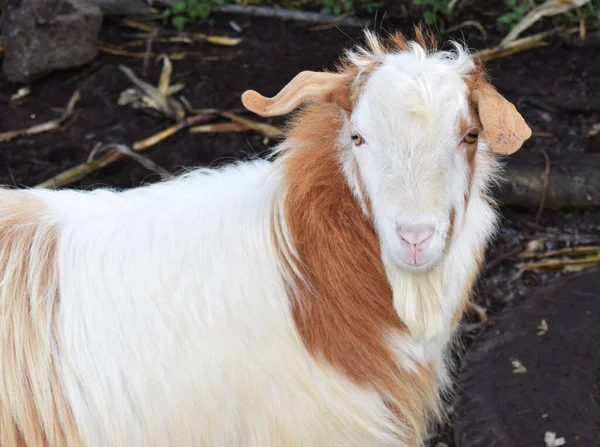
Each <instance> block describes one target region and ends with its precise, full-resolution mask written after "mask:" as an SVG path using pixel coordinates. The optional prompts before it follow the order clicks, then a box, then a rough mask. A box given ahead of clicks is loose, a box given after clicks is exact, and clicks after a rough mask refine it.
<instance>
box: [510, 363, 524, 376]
mask: <svg viewBox="0 0 600 447" xmlns="http://www.w3.org/2000/svg"><path fill="white" fill-rule="evenodd" d="M511 363H512V366H513V374H525V373H526V372H527V368H525V366H523V364H522V363H521V362H520V361H519V360H513V361H512V362H511Z"/></svg>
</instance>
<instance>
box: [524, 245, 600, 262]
mask: <svg viewBox="0 0 600 447" xmlns="http://www.w3.org/2000/svg"><path fill="white" fill-rule="evenodd" d="M591 253H599V254H600V245H584V246H578V247H568V248H561V249H558V250H550V251H545V252H538V253H527V252H524V253H521V254H520V255H519V259H533V258H553V257H556V256H574V255H587V254H591Z"/></svg>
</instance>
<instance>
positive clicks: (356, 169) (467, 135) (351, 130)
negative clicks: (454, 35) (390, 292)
mask: <svg viewBox="0 0 600 447" xmlns="http://www.w3.org/2000/svg"><path fill="white" fill-rule="evenodd" d="M419 36H420V40H421V42H420V43H415V42H411V43H408V42H407V41H406V40H405V39H404V38H403V37H402V36H401V35H399V36H396V37H393V38H392V42H393V44H394V45H395V48H384V47H383V46H382V44H381V42H380V41H379V40H378V39H377V38H376V37H375V36H374V35H372V34H370V33H367V35H366V37H367V41H368V43H369V49H358V50H357V51H356V52H349V53H348V57H347V65H346V66H345V67H344V68H342V69H341V70H340V72H338V73H317V72H302V73H300V74H299V75H297V76H296V77H295V78H294V79H293V80H292V81H291V82H290V83H289V84H288V85H287V86H285V87H284V88H283V89H282V90H281V91H280V92H279V93H278V94H277V95H276V96H275V97H273V98H265V97H263V96H261V95H259V94H258V93H256V92H254V91H248V92H246V93H244V95H243V96H242V100H243V102H244V104H245V106H246V107H247V108H248V109H250V110H252V111H254V112H256V113H258V114H260V115H262V116H276V115H283V114H285V113H288V112H290V111H292V110H294V109H295V108H297V107H298V106H299V105H301V104H303V103H306V102H312V103H316V104H328V107H329V108H331V107H337V108H339V115H340V116H341V117H342V119H341V122H342V123H343V124H342V125H341V126H340V130H339V135H338V139H337V146H338V149H340V151H341V154H342V156H341V163H342V169H343V170H344V172H345V174H346V178H347V180H348V183H349V184H350V187H351V189H353V191H354V192H355V195H356V197H357V200H360V201H362V205H363V209H364V211H365V213H366V214H368V215H369V217H370V218H372V220H373V223H374V226H375V229H376V231H377V233H378V235H379V238H380V241H381V248H382V252H383V255H384V256H385V257H386V258H387V259H388V260H390V261H391V262H393V263H394V264H396V265H398V266H399V267H400V268H403V269H406V270H408V271H411V272H422V271H425V270H428V269H431V268H433V267H434V266H436V265H437V264H438V263H439V262H440V261H441V260H442V259H443V258H444V254H445V252H446V251H447V248H448V246H449V245H450V243H451V242H452V241H451V239H452V238H453V237H456V236H455V235H456V231H454V230H455V229H454V226H457V225H455V223H456V224H461V223H462V218H463V217H464V214H465V209H466V206H467V204H468V199H469V196H471V195H474V194H482V193H484V191H482V189H484V188H485V186H486V185H485V183H486V179H483V180H481V181H480V180H478V179H477V172H476V171H477V170H478V169H480V168H477V165H478V163H481V162H484V161H485V160H486V159H489V158H490V157H491V156H492V152H496V153H500V154H511V153H513V152H515V151H516V150H518V149H519V148H520V147H521V145H522V143H523V141H524V140H526V139H527V138H529V136H530V135H531V130H530V129H529V127H528V126H527V124H526V123H525V121H524V120H523V118H522V117H521V115H520V114H519V113H518V112H517V110H516V109H515V108H514V106H513V105H512V104H511V103H509V102H508V101H507V100H506V99H504V98H503V97H502V96H501V95H499V94H498V93H497V92H496V91H495V89H494V88H493V87H492V86H491V85H490V84H488V83H487V82H486V81H485V80H484V79H483V76H482V71H481V70H480V69H479V68H476V66H475V63H474V62H473V60H472V58H471V56H470V54H469V53H468V51H466V50H464V49H462V48H461V47H459V46H458V45H457V46H456V51H453V52H438V51H427V50H426V49H425V48H424V47H425V46H426V45H425V44H424V43H423V38H422V35H421V34H419ZM332 125H336V123H332ZM323 149H324V150H327V149H326V148H323ZM483 175H489V173H484V174H483ZM487 180H489V179H487ZM455 221H456V222H455Z"/></svg>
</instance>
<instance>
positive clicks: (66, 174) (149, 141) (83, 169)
mask: <svg viewBox="0 0 600 447" xmlns="http://www.w3.org/2000/svg"><path fill="white" fill-rule="evenodd" d="M184 127H186V124H185V122H183V123H178V124H175V125H173V126H171V127H168V128H167V129H164V130H162V131H160V132H159V133H157V134H155V135H152V136H150V137H148V138H146V139H144V140H141V141H138V142H136V143H134V144H133V145H132V149H133V150H134V151H143V150H145V149H148V148H149V147H151V146H154V145H155V144H157V143H160V142H161V141H162V140H164V139H165V138H168V137H169V136H171V135H173V134H175V133H177V132H178V131H179V130H181V129H183V128H184ZM123 156H124V155H123V153H121V152H111V153H108V154H106V155H104V156H102V157H100V158H97V159H95V160H90V161H87V162H85V163H81V164H79V165H77V166H74V167H72V168H70V169H67V170H66V171H63V172H61V173H60V174H58V175H56V176H54V177H52V178H51V179H49V180H46V181H45V182H42V183H40V184H39V185H37V186H36V188H57V187H60V186H67V185H70V184H72V183H75V182H77V181H79V180H81V179H82V178H84V177H86V176H87V175H89V174H91V173H93V172H95V171H98V170H100V169H102V168H104V167H106V166H108V165H110V164H113V163H114V162H116V161H118V160H120V159H121V158H123Z"/></svg>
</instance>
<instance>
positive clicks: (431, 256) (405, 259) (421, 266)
mask: <svg viewBox="0 0 600 447" xmlns="http://www.w3.org/2000/svg"><path fill="white" fill-rule="evenodd" d="M389 258H390V259H392V260H393V262H394V264H395V265H396V266H397V267H398V268H401V269H402V270H404V271H406V272H408V273H414V274H419V273H426V272H428V271H430V270H432V269H434V268H435V267H437V266H438V265H439V264H440V263H441V262H442V260H443V258H444V252H443V250H439V251H438V250H435V251H432V252H430V253H428V254H427V256H426V257H424V259H423V260H422V261H421V262H418V263H415V262H411V261H410V260H409V259H410V255H409V254H407V253H406V252H405V250H402V249H396V250H393V251H392V253H391V256H389Z"/></svg>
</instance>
